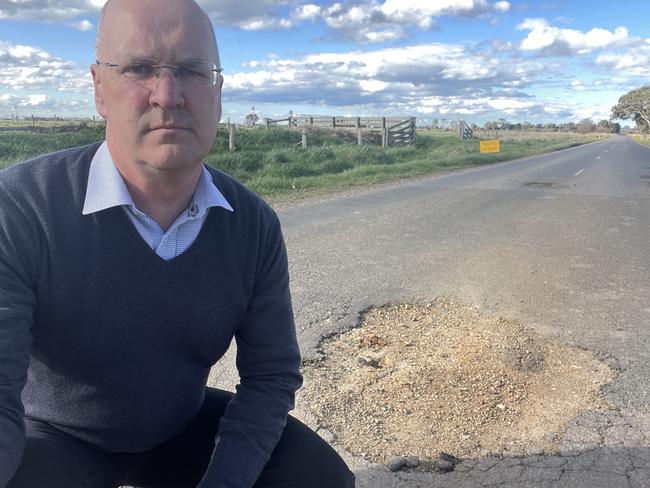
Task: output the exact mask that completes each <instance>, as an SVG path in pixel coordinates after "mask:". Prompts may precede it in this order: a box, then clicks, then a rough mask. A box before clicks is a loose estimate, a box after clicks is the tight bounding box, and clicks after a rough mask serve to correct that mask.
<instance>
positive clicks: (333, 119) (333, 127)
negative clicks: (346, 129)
mask: <svg viewBox="0 0 650 488" xmlns="http://www.w3.org/2000/svg"><path fill="white" fill-rule="evenodd" d="M332 129H336V117H332Z"/></svg>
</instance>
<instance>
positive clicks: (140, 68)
mask: <svg viewBox="0 0 650 488" xmlns="http://www.w3.org/2000/svg"><path fill="white" fill-rule="evenodd" d="M124 74H126V75H132V76H150V75H152V74H153V67H151V66H147V65H145V64H134V65H131V66H126V67H125V68H124Z"/></svg>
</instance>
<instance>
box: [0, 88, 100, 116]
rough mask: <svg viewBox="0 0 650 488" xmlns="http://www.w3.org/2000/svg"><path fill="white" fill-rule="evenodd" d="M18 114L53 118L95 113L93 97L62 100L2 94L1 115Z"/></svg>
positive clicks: (34, 95)
mask: <svg viewBox="0 0 650 488" xmlns="http://www.w3.org/2000/svg"><path fill="white" fill-rule="evenodd" d="M10 113H12V114H13V113H18V115H19V117H29V116H30V115H36V116H48V117H49V116H52V115H53V114H56V115H58V116H60V117H62V116H68V117H73V116H88V115H92V114H94V113H95V110H94V103H93V100H92V97H87V98H84V99H80V98H74V99H60V98H57V97H52V96H50V95H46V94H44V93H35V94H30V95H26V96H21V95H13V94H8V93H5V94H2V95H0V114H4V115H5V116H6V115H8V114H10Z"/></svg>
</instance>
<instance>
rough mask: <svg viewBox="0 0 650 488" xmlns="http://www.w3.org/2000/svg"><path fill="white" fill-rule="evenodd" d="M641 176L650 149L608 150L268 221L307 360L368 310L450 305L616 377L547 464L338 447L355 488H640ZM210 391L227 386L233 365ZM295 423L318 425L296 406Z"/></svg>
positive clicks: (645, 178) (648, 482) (423, 182)
mask: <svg viewBox="0 0 650 488" xmlns="http://www.w3.org/2000/svg"><path fill="white" fill-rule="evenodd" d="M649 177H650V149H648V148H646V147H642V146H640V145H638V144H636V143H634V142H633V141H631V140H630V139H627V138H625V137H622V136H614V137H610V138H608V139H606V140H604V141H601V142H597V143H593V144H588V145H585V146H581V147H578V148H573V149H567V150H563V151H559V152H557V153H553V154H548V155H541V156H536V157H532V158H527V159H524V160H519V161H514V162H509V163H500V164H496V165H491V166H486V167H480V168H475V169H471V170H464V171H460V172H456V173H452V174H446V175H440V176H433V177H430V178H426V179H420V180H416V181H411V182H407V183H400V184H396V185H393V186H383V187H380V188H377V189H371V190H363V191H358V192H353V193H352V194H346V195H338V196H333V197H331V198H324V199H320V200H319V201H312V202H307V203H303V204H301V205H298V206H295V207H292V208H286V209H284V210H281V211H280V212H279V215H280V219H281V221H282V225H283V229H284V235H285V240H286V242H287V248H288V251H289V261H290V272H291V277H292V294H293V299H294V309H295V314H296V326H297V328H298V335H299V342H300V345H301V349H302V352H303V356H304V358H305V360H311V359H315V358H317V357H318V351H317V345H318V342H319V340H320V339H321V337H323V336H324V335H329V334H332V333H335V332H336V331H338V330H345V329H347V328H349V327H352V326H354V325H355V324H356V321H357V318H358V314H359V312H361V311H362V310H364V309H365V308H367V307H368V306H370V305H382V304H386V303H398V302H403V301H411V300H429V299H432V298H435V297H450V298H453V299H458V300H461V301H463V302H465V303H468V304H473V305H476V306H478V307H481V308H484V309H486V310H489V311H491V312H493V313H498V314H500V315H501V316H503V317H506V318H509V319H513V320H518V321H520V322H522V323H523V324H525V325H527V326H530V327H532V328H534V329H535V330H537V331H538V332H539V333H540V334H542V335H544V336H545V337H547V338H549V339H552V340H555V341H558V342H561V343H565V344H569V345H573V346H577V347H582V348H585V349H589V350H591V351H594V352H595V353H596V354H599V355H600V356H601V357H604V358H606V360H607V362H608V363H609V364H610V365H611V366H613V367H615V368H617V369H618V370H619V371H620V374H619V376H618V378H617V379H616V380H615V381H614V382H613V383H611V384H610V385H608V386H607V387H606V388H605V390H604V395H605V397H606V399H607V400H608V401H609V402H610V403H611V404H612V407H613V409H612V410H611V411H607V412H600V413H587V414H584V415H581V416H579V417H577V418H575V419H573V420H572V421H571V423H570V425H569V427H568V428H567V430H566V432H563V433H559V434H560V436H561V451H560V454H559V455H545V454H544V453H540V454H539V455H524V454H523V453H518V452H507V453H502V454H495V455H492V456H489V457H486V458H481V459H471V460H463V461H462V462H461V463H460V464H458V465H457V466H456V469H455V470H454V471H452V472H450V473H446V474H441V473H437V472H433V473H425V472H420V471H416V470H413V471H408V470H405V471H398V472H396V473H393V472H390V471H389V470H388V468H387V467H386V466H384V465H380V464H371V463H368V462H366V461H365V460H363V459H361V458H355V457H352V456H351V455H349V453H346V452H343V451H342V450H341V449H340V448H338V449H339V452H341V454H342V455H343V456H344V457H345V459H346V460H347V461H348V463H349V464H350V466H351V467H352V469H353V471H354V472H355V474H356V476H357V486H358V487H360V488H389V487H390V488H393V487H395V488H397V487H400V488H401V487H404V488H415V487H428V488H437V487H458V488H470V487H504V488H505V487H541V488H547V487H548V488H550V487H553V488H556V487H566V488H569V487H570V488H581V487H585V488H587V487H589V488H600V487H602V488H617V487H631V488H637V487H639V488H640V487H650V384H649V382H648V379H649V378H650V355H649V354H648V347H649V346H650V266H648V256H649V251H650V244H649V243H650V231H649V229H650V179H649ZM211 383H212V384H217V385H219V386H222V387H228V386H230V387H232V385H233V384H234V383H236V375H235V374H234V369H233V367H232V363H231V360H227V361H223V362H221V363H220V364H219V365H217V367H216V368H215V369H214V371H213V375H212V377H211ZM295 415H296V416H297V417H299V418H301V419H303V420H304V421H306V422H307V423H308V424H310V423H311V424H312V426H313V424H314V422H315V420H314V419H313V418H311V417H310V415H309V412H308V409H306V408H305V405H303V404H302V403H301V399H300V397H299V398H298V406H297V409H296V412H295ZM334 447H337V446H336V443H334Z"/></svg>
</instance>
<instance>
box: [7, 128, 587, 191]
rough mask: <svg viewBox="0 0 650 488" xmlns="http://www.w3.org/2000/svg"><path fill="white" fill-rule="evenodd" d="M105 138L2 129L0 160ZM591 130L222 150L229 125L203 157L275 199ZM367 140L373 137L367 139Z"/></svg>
mask: <svg viewBox="0 0 650 488" xmlns="http://www.w3.org/2000/svg"><path fill="white" fill-rule="evenodd" d="M102 138H103V132H102V129H100V128H97V129H94V128H87V129H82V130H79V131H77V132H74V133H31V132H6V133H4V132H0V168H2V167H6V166H9V165H11V164H14V163H16V162H18V161H21V160H26V159H29V158H32V157H35V156H37V155H39V154H44V153H47V152H51V151H56V150H61V149H66V148H69V147H74V146H79V145H82V144H87V143H89V142H92V141H96V140H100V139H102ZM596 138H597V136H595V135H593V136H590V135H586V136H584V135H579V134H556V135H554V136H553V137H548V134H545V135H544V137H536V136H535V134H530V136H529V137H524V138H521V137H519V138H517V139H516V140H505V141H503V142H502V144H501V152H500V153H498V154H481V153H480V152H479V143H478V141H477V140H462V141H461V140H458V139H457V138H456V137H454V136H453V134H448V133H443V134H439V133H427V132H422V133H418V137H417V144H416V145H415V146H411V147H403V148H389V149H381V148H380V147H379V146H378V145H367V146H357V145H354V144H351V143H350V142H351V141H350V139H353V140H355V141H356V135H351V134H349V133H330V132H324V131H313V132H310V133H309V134H308V144H309V147H308V148H307V149H306V150H304V149H302V148H300V147H299V144H300V140H301V134H300V132H299V131H291V130H287V129H281V128H277V129H272V130H262V129H254V130H241V131H239V132H238V133H237V137H236V141H237V142H236V144H237V151H236V152H233V153H231V152H229V151H228V134H227V131H224V130H222V131H220V132H219V134H218V136H217V139H216V141H215V144H214V147H213V148H212V151H211V152H210V154H209V155H208V156H207V158H206V162H207V163H208V164H210V165H212V166H214V167H217V168H220V169H222V170H224V171H226V172H227V173H229V174H231V175H233V176H234V177H235V178H237V179H239V180H240V181H243V182H244V183H246V184H247V185H248V186H249V187H250V188H251V189H253V190H254V191H255V192H257V193H259V194H260V195H262V196H264V197H266V198H271V199H273V200H275V199H278V198H279V199H284V198H292V197H293V196H296V197H301V196H303V195H309V194H313V193H323V192H330V191H332V192H333V191H340V190H344V189H348V188H352V187H359V186H367V185H371V184H374V183H381V182H387V181H390V180H396V179H405V178H413V177H418V176H423V175H427V174H431V173H435V172H438V171H444V170H450V169H456V168H463V167H468V166H477V165H484V164H490V163H495V162H500V161H508V160H512V159H517V158H522V157H526V156H530V155H534V154H540V153H544V152H549V151H554V150H558V149H563V148H567V147H571V146H576V145H579V144H583V143H586V142H590V141H592V140H595V139H596ZM369 143H371V144H372V143H375V144H376V141H373V140H370V141H369Z"/></svg>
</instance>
